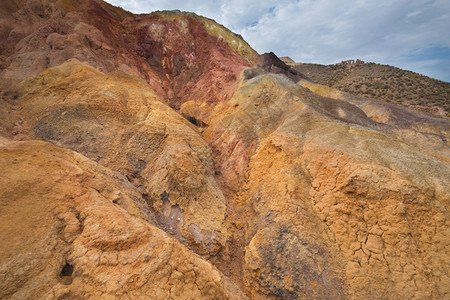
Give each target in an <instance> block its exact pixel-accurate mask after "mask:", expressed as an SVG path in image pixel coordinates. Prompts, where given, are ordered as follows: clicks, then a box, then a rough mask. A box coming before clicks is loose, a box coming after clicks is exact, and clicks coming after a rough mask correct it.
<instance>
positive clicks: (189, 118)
mask: <svg viewBox="0 0 450 300" xmlns="http://www.w3.org/2000/svg"><path fill="white" fill-rule="evenodd" d="M186 119H187V120H188V121H189V122H191V123H192V124H194V125H195V126H198V123H197V119H196V118H194V117H186Z"/></svg>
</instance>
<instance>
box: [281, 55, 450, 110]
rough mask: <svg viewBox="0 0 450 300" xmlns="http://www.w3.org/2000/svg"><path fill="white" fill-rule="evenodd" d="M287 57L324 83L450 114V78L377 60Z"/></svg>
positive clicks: (318, 81)
mask: <svg viewBox="0 0 450 300" xmlns="http://www.w3.org/2000/svg"><path fill="white" fill-rule="evenodd" d="M284 59H285V61H286V62H287V64H288V65H290V66H292V67H293V68H294V69H296V70H298V71H299V72H301V73H303V74H305V75H306V76H308V77H309V78H311V79H312V80H313V81H314V82H317V83H320V84H322V85H326V86H329V87H333V88H336V89H339V90H341V91H344V92H349V93H352V94H355V95H359V96H363V97H370V98H374V99H379V100H382V101H384V102H391V103H398V104H401V105H404V106H406V107H411V108H415V109H419V110H422V111H426V112H429V113H432V114H435V115H441V116H450V102H449V99H450V83H448V82H443V81H440V80H436V79H433V78H429V77H426V76H423V75H420V74H417V73H414V72H411V71H405V70H402V69H399V68H396V67H391V66H388V65H379V64H375V63H364V62H360V63H346V62H342V63H339V64H335V65H328V66H325V65H318V64H308V63H295V62H293V61H292V59H288V58H284Z"/></svg>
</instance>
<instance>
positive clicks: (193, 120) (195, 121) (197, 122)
mask: <svg viewBox="0 0 450 300" xmlns="http://www.w3.org/2000/svg"><path fill="white" fill-rule="evenodd" d="M182 116H183V117H184V118H185V119H186V120H188V121H189V122H190V123H191V124H193V125H195V126H197V127H201V128H204V127H207V125H206V124H205V123H204V122H203V121H201V120H199V119H197V118H195V117H192V116H185V115H182Z"/></svg>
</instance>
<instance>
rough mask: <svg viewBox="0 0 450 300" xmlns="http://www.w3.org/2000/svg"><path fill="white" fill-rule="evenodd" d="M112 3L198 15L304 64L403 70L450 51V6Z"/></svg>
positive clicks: (417, 1) (241, 0)
mask: <svg viewBox="0 0 450 300" xmlns="http://www.w3.org/2000/svg"><path fill="white" fill-rule="evenodd" d="M108 2H110V3H112V4H114V5H119V6H121V7H123V8H125V9H128V10H130V11H133V12H135V13H144V12H150V11H154V10H164V9H180V10H186V11H193V12H196V13H198V14H201V15H204V16H206V17H209V18H213V19H215V20H216V21H218V22H219V23H222V24H224V25H225V26H227V27H229V28H230V29H231V30H233V31H235V32H237V33H240V34H242V35H243V37H244V38H245V39H246V40H247V41H248V42H249V44H250V45H251V46H252V47H253V48H255V49H256V50H257V51H258V52H260V53H262V52H268V51H273V52H275V53H276V54H277V55H279V56H285V55H287V56H290V57H291V58H293V59H294V60H296V61H301V62H318V63H323V64H330V63H335V62H338V61H341V60H345V59H349V58H360V59H363V60H366V61H375V62H378V63H389V64H394V65H397V66H400V67H401V65H400V64H401V63H402V58H403V57H404V56H407V55H409V54H411V53H412V52H413V51H417V50H420V49H429V48H431V47H447V48H450V34H448V32H449V30H450V1H448V0H396V1H392V0H357V1H354V0H340V1H336V0H280V1H269V0H259V1H258V0H230V1H225V0H214V1H201V0H184V1H180V0H166V1H161V0H147V1H145V0H110V1H108ZM403 62H404V59H403ZM449 72H450V71H449ZM446 80H450V74H449V75H448V78H447V79H446Z"/></svg>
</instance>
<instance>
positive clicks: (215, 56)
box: [0, 0, 450, 299]
mask: <svg viewBox="0 0 450 300" xmlns="http://www.w3.org/2000/svg"><path fill="white" fill-rule="evenodd" d="M5 7H6V9H8V10H9V12H10V13H9V14H4V15H3V16H2V20H8V22H9V23H10V24H13V25H12V27H13V28H11V30H9V29H8V30H9V31H8V30H5V29H4V28H5V27H1V28H2V32H3V33H2V34H3V35H2V41H5V43H3V45H5V46H3V48H2V49H1V51H2V52H1V55H3V57H6V59H5V60H4V61H5V63H4V64H3V65H2V71H1V74H0V77H1V78H2V81H1V82H2V91H3V93H2V101H1V102H0V115H1V118H0V135H1V137H0V165H1V167H2V169H3V170H4V174H5V176H3V177H1V179H0V186H1V187H2V189H1V191H0V203H1V207H2V209H1V210H0V215H1V218H0V219H1V228H2V231H1V237H2V240H3V241H6V242H5V243H3V244H2V246H0V278H2V280H1V284H2V287H1V289H0V291H1V292H0V298H12V299H18V298H20V299H24V298H25V299H31V298H36V297H39V298H52V299H53V298H57V299H64V298H116V297H118V298H132V299H136V298H143V297H144V298H145V297H153V298H155V299H246V298H250V299H280V298H281V299H299V298H300V299H311V298H312V299H316V298H318V299H330V298H332V299H361V298H367V299H398V298H410V299H445V298H446V297H448V295H449V294H450V288H449V286H448V282H449V274H448V270H447V268H446V266H448V265H449V255H448V251H449V249H448V245H449V239H450V234H449V233H450V232H449V230H448V217H449V214H448V207H449V199H450V191H449V189H448V186H450V182H449V179H450V167H449V162H450V148H449V144H448V141H449V138H450V123H449V122H448V120H446V119H443V118H439V117H435V116H432V115H429V114H426V113H422V112H417V111H414V110H407V109H404V108H401V107H399V106H396V105H392V104H389V103H383V102H380V101H377V100H373V99H367V98H362V97H359V96H355V95H352V94H349V93H344V92H342V91H339V90H334V89H332V88H329V87H326V86H321V85H318V84H315V83H313V82H311V81H310V80H309V78H308V77H306V76H304V75H303V74H302V73H300V72H298V71H295V70H293V69H292V68H290V67H289V66H288V65H286V64H284V63H283V62H282V61H281V60H279V59H278V58H277V57H276V56H275V55H274V54H273V53H272V54H266V55H262V56H257V54H256V52H254V51H253V50H252V49H251V48H250V47H249V46H248V45H247V44H246V43H245V42H244V41H242V40H241V39H240V38H239V37H237V36H235V35H234V34H233V33H231V32H230V31H228V30H226V29H224V28H223V27H221V26H220V25H218V24H215V23H214V22H213V21H212V20H209V19H206V18H202V17H198V16H195V15H193V14H186V13H180V12H158V13H153V14H149V15H138V16H135V15H132V14H130V13H128V12H125V11H123V10H120V9H118V8H114V7H112V6H110V5H108V4H106V3H104V2H102V1H87V0H86V1H80V2H78V3H77V4H74V2H71V1H67V2H66V1H7V5H5ZM11 18H12V19H11ZM2 22H3V21H2ZM24 22H25V23H26V24H28V25H27V26H28V27H26V26H25V27H23V24H25V23H24ZM2 24H6V23H5V22H3V23H2ZM17 24H19V25H20V26H18V25H17ZM49 24H58V25H57V26H56V25H55V26H56V27H52V28H60V27H61V28H65V26H67V30H66V31H65V32H66V33H65V34H64V33H56V34H58V35H61V36H62V37H60V36H58V38H59V39H60V43H61V44H60V46H59V48H60V49H58V50H54V49H55V48H54V47H53V46H52V47H50V46H49V45H48V44H47V40H48V39H49V37H50V36H51V35H52V34H54V33H55V32H52V33H51V34H48V33H47V31H46V30H48V29H47V28H48V26H49ZM102 24H106V25H105V26H103V25H102ZM2 26H3V25H2ZM15 26H17V27H15ZM51 26H53V25H51ZM19 28H26V30H28V31H23V32H19ZM86 28H89V30H87V29H86ZM58 30H59V29H58ZM5 32H7V33H8V34H6V33H5ZM123 34H125V35H126V36H127V37H126V38H125V37H123ZM53 36H54V37H56V35H53ZM85 38H87V40H86V39H85ZM89 40H90V41H91V42H92V41H93V42H92V43H90V42H89ZM99 41H101V42H99ZM14 43H17V45H22V46H21V47H20V46H16V47H14V46H13V44H14ZM98 44H100V45H101V47H97V46H93V45H98ZM52 45H53V44H52ZM108 47H110V48H111V49H112V51H113V52H114V54H111V56H108V55H109V54H108ZM177 53H178V54H177ZM44 56H45V57H48V58H49V60H50V64H48V65H45V64H44V65H42V64H40V63H38V62H39V61H40V59H41V57H44Z"/></svg>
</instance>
